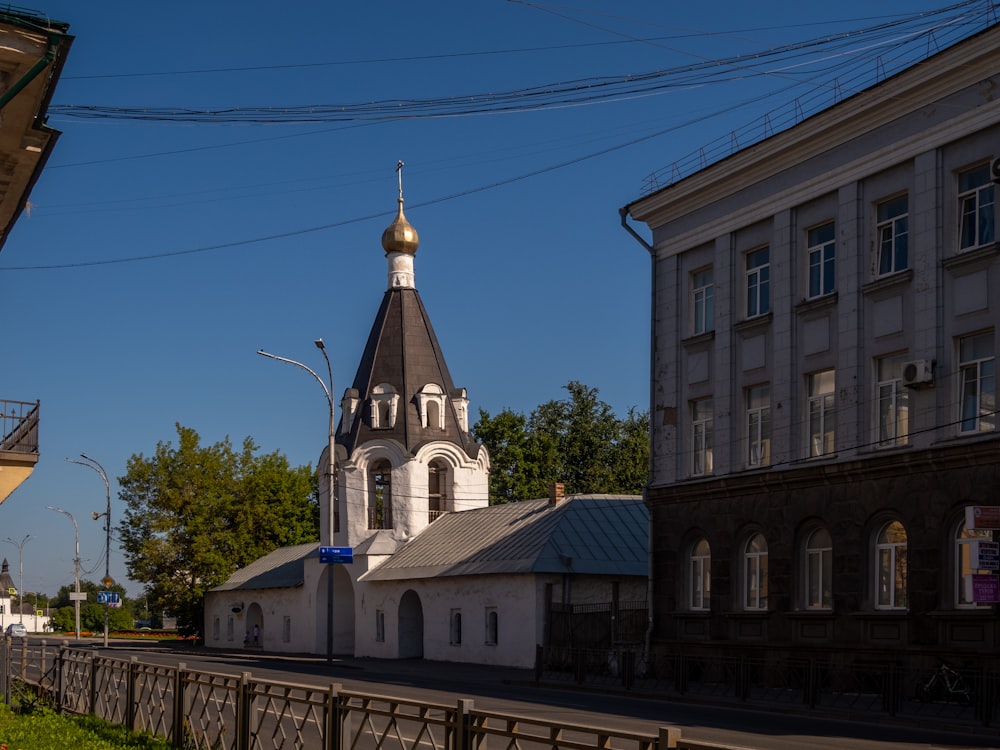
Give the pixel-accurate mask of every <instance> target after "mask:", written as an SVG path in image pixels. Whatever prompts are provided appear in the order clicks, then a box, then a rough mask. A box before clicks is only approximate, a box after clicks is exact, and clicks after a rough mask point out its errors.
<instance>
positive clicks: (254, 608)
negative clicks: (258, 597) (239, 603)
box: [244, 602, 264, 647]
mask: <svg viewBox="0 0 1000 750" xmlns="http://www.w3.org/2000/svg"><path fill="white" fill-rule="evenodd" d="M246 623H247V632H246V633H245V634H244V638H246V645H248V646H257V647H260V646H262V645H263V644H264V611H263V610H262V609H261V608H260V605H259V604H258V603H257V602H254V603H253V604H251V605H250V606H249V607H247V617H246ZM254 633H256V634H257V641H256V643H255V642H254Z"/></svg>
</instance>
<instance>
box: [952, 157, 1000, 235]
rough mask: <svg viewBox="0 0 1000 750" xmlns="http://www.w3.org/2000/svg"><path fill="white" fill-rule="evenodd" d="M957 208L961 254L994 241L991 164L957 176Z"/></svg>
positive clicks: (994, 214)
mask: <svg viewBox="0 0 1000 750" xmlns="http://www.w3.org/2000/svg"><path fill="white" fill-rule="evenodd" d="M958 208H959V228H958V249H959V250H969V249H971V248H974V247H979V246H980V245H986V244H989V243H990V242H993V241H994V239H995V237H996V233H995V225H996V211H995V209H994V206H993V180H992V178H991V175H990V165H989V163H988V162H987V163H986V164H980V165H979V166H978V167H973V168H972V169H967V170H965V171H964V172H959V173H958Z"/></svg>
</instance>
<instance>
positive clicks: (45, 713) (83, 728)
mask: <svg viewBox="0 0 1000 750" xmlns="http://www.w3.org/2000/svg"><path fill="white" fill-rule="evenodd" d="M3 748H7V750H62V749H63V748H86V749H87V750H171V745H170V743H169V742H167V740H165V739H163V738H162V737H153V736H151V735H149V734H144V733H143V734H140V733H137V732H131V731H129V730H128V729H126V728H125V727H122V726H118V725H117V724H110V723H108V722H106V721H104V720H103V719H98V718H97V717H96V716H60V715H59V714H57V713H56V712H55V711H52V710H51V709H48V708H40V707H39V708H34V709H33V710H31V711H30V712H27V713H18V712H15V711H14V710H12V709H11V708H10V706H6V705H4V704H2V703H0V749H3Z"/></svg>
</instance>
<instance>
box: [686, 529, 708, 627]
mask: <svg viewBox="0 0 1000 750" xmlns="http://www.w3.org/2000/svg"><path fill="white" fill-rule="evenodd" d="M711 568H712V548H711V547H710V546H709V544H708V540H707V539H705V537H701V538H700V539H698V541H696V542H695V543H694V544H693V545H691V554H690V557H689V558H688V572H689V575H688V581H690V586H691V590H690V591H689V596H688V607H689V608H690V609H692V610H696V611H707V610H709V609H711V606H712V572H711Z"/></svg>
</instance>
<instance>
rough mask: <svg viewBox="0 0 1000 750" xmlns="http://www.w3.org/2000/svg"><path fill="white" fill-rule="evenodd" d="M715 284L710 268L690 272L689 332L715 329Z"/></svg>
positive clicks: (695, 333)
mask: <svg viewBox="0 0 1000 750" xmlns="http://www.w3.org/2000/svg"><path fill="white" fill-rule="evenodd" d="M714 290H715V286H714V276H713V273H712V269H711V268H703V269H701V270H700V271H695V272H694V273H693V274H691V333H692V334H694V335H695V336H697V335H698V334H699V333H707V332H708V331H712V330H715V302H714V299H713V298H714V295H715V291H714Z"/></svg>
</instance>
